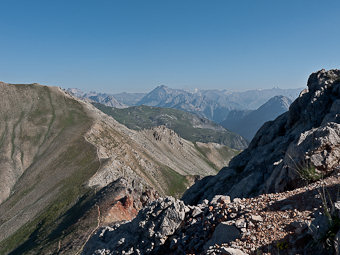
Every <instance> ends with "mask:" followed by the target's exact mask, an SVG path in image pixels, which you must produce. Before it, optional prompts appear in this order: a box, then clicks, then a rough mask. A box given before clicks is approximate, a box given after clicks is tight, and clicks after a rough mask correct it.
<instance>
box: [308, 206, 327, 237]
mask: <svg viewBox="0 0 340 255" xmlns="http://www.w3.org/2000/svg"><path fill="white" fill-rule="evenodd" d="M313 218H314V220H313V221H312V222H311V224H310V225H309V227H308V233H309V234H310V235H311V236H312V237H313V239H314V240H315V241H319V240H320V239H321V238H322V237H323V236H324V235H325V234H326V233H327V231H328V230H329V228H330V222H329V219H328V218H327V216H326V215H325V214H324V213H322V212H321V211H315V212H314V215H313Z"/></svg>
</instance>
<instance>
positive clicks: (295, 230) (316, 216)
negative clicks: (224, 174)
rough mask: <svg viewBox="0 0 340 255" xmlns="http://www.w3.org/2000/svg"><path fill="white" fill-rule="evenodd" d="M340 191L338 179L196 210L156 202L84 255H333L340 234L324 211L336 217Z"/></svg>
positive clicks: (222, 200)
mask: <svg viewBox="0 0 340 255" xmlns="http://www.w3.org/2000/svg"><path fill="white" fill-rule="evenodd" d="M339 187H340V174H339V175H337V176H333V177H329V178H327V179H325V180H322V181H318V182H316V183H313V184H310V185H307V186H305V187H303V188H298V189H295V190H293V191H287V192H282V193H272V194H264V195H261V196H258V197H255V198H243V199H240V198H234V199H233V200H232V201H231V200H230V197H228V196H222V195H217V196H215V197H214V198H213V199H212V200H211V201H208V200H204V201H203V203H201V204H198V205H197V206H190V205H189V206H186V205H185V204H184V203H183V202H182V201H180V200H175V199H174V198H172V197H166V198H160V199H158V200H156V201H154V202H152V203H150V204H149V205H148V206H146V207H145V208H144V209H143V210H141V211H140V212H139V214H138V216H137V217H136V218H135V219H134V220H132V221H130V222H127V223H126V222H125V224H116V225H114V226H111V227H104V228H102V229H100V230H99V231H98V232H97V233H96V234H95V235H94V236H93V237H92V238H91V239H90V241H89V242H88V243H87V246H86V247H85V250H84V252H83V254H232V255H238V254H240V255H241V254H304V253H305V254H332V252H333V251H334V250H335V249H336V250H338V249H339V247H338V245H337V243H336V241H337V240H339V238H340V231H337V232H335V233H332V232H329V231H330V227H331V226H334V224H335V222H332V221H329V219H328V218H327V213H326V212H325V210H328V211H327V212H328V213H330V214H331V215H333V216H338V215H339V213H340V205H338V204H337V203H335V201H336V199H337V198H336V196H334V195H335V194H336V192H335V191H336V190H338V189H339ZM328 194H332V195H331V197H328ZM324 195H326V200H323V196H324ZM323 201H327V205H326V204H323ZM332 206H333V207H334V208H332ZM332 224H333V225H332ZM327 238H328V240H327Z"/></svg>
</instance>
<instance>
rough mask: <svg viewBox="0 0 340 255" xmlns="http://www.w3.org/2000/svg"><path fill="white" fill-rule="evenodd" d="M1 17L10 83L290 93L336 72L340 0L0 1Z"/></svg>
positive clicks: (2, 53) (3, 69) (0, 67)
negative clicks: (313, 77)
mask: <svg viewBox="0 0 340 255" xmlns="http://www.w3.org/2000/svg"><path fill="white" fill-rule="evenodd" d="M0 11H1V13H0V35H1V37H0V80H2V81H6V82H12V83H29V82H38V83H41V84H48V85H58V86H61V87H65V88H67V87H78V88H81V89H85V90H91V89H92V90H98V91H106V92H120V91H130V92H131V91H149V90H151V89H152V88H154V87H155V86H157V85H160V84H165V85H167V86H170V87H173V88H186V89H189V88H217V89H228V88H229V89H238V90H243V89H249V88H270V87H273V86H279V87H282V88H293V87H301V86H305V84H306V80H307V77H308V75H309V74H310V73H311V72H313V71H316V70H318V69H321V68H326V69H331V68H340V1H338V0H334V1H314V0H306V1H303V0H291V1H290V0H282V1H279V0H277V1H276V0H275V1H274V0H268V1H262V0H249V1H238V0H234V1H228V0H206V1H200V0H135V1H132V0H121V1H118V0H117V1H115V0H107V1H105V0H92V1H87V0H79V1H72V0H67V1H62V0H53V1H52V0H51V1H49V0H41V1H35V0H29V1H28V0H23V1H17V0H1V2H0Z"/></svg>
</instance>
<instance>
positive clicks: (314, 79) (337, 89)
mask: <svg viewBox="0 0 340 255" xmlns="http://www.w3.org/2000/svg"><path fill="white" fill-rule="evenodd" d="M307 86H308V88H306V89H305V90H303V91H302V92H301V94H300V96H299V97H298V98H297V99H296V100H295V101H294V102H293V103H292V104H291V106H290V108H289V111H288V112H286V113H284V114H282V115H280V116H279V117H277V118H276V119H275V120H274V121H269V122H266V123H265V124H264V125H263V126H262V127H261V128H260V129H259V131H258V132H257V133H256V135H255V137H254V138H253V140H252V141H251V143H250V145H249V147H248V148H247V149H246V150H244V151H243V152H242V153H240V154H239V155H238V156H236V157H235V158H233V160H232V161H231V162H230V164H229V167H227V168H224V169H222V170H221V171H220V172H219V173H218V174H217V175H216V176H214V177H206V178H204V179H203V180H202V181H200V182H198V183H196V184H195V185H194V186H193V187H192V188H190V189H189V190H188V191H187V192H186V193H185V194H184V196H183V200H184V201H185V202H186V203H189V204H194V203H197V202H199V201H202V200H203V199H211V198H213V197H214V196H215V195H216V194H228V195H230V196H231V197H249V196H255V195H258V194H262V193H269V192H282V191H285V190H289V189H294V188H296V187H300V186H301V185H304V184H305V181H306V180H307V181H308V180H310V179H312V180H313V179H319V178H321V177H325V176H328V175H330V174H332V173H333V172H335V171H338V164H339V160H340V153H339V143H340V117H339V112H340V70H330V71H325V70H321V71H319V72H316V73H313V74H312V75H311V76H310V77H309V79H308V83H307Z"/></svg>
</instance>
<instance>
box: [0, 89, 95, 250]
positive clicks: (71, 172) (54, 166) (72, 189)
mask: <svg viewBox="0 0 340 255" xmlns="http://www.w3.org/2000/svg"><path fill="white" fill-rule="evenodd" d="M10 86H13V85H10ZM13 89H18V90H21V91H20V93H26V94H28V95H29V94H30V93H33V94H38V95H39V98H40V102H39V105H38V106H33V107H32V108H31V109H30V110H27V111H24V112H23V113H22V114H21V115H20V116H18V121H17V123H16V126H18V125H20V122H21V121H23V120H25V121H31V122H32V123H34V124H35V125H37V126H39V125H42V124H47V131H46V132H42V133H40V134H37V136H43V138H42V139H38V138H39V137H38V138H37V137H29V136H25V137H21V139H16V137H15V134H14V132H13V133H12V136H13V137H12V142H13V143H14V141H18V140H19V141H20V140H22V139H26V140H30V139H32V141H31V142H32V143H33V144H34V143H37V146H39V152H38V153H37V154H36V155H35V157H34V160H33V163H32V164H31V165H30V167H29V168H28V169H26V171H25V173H24V174H23V175H22V176H21V178H20V179H19V181H18V183H17V184H16V185H15V187H14V189H13V194H12V195H11V196H10V197H9V198H8V199H7V201H5V202H4V203H3V204H2V205H1V209H2V210H3V211H9V212H11V215H12V216H13V214H15V213H18V214H20V213H22V211H21V210H25V212H27V213H29V214H30V215H29V217H30V218H31V219H32V220H30V221H28V222H26V223H25V224H23V225H22V226H21V227H20V228H19V229H18V230H17V231H16V232H15V233H14V234H12V235H11V236H10V237H8V238H7V239H5V240H3V241H2V242H1V243H0V254H6V253H8V252H10V251H12V252H11V254H26V253H27V254H36V253H38V252H37V250H33V251H31V252H29V250H30V249H31V248H34V247H35V248H36V247H37V246H40V247H43V246H46V244H47V243H48V244H49V245H50V246H51V245H52V244H53V243H55V242H57V240H58V239H59V238H60V237H61V233H62V231H60V228H61V226H60V225H59V224H60V223H61V222H62V221H63V218H64V217H65V216H66V214H65V212H66V211H67V210H69V209H70V208H71V207H72V206H73V205H74V204H75V203H76V202H77V201H78V199H79V198H80V197H83V196H84V195H85V194H89V193H88V192H89V190H88V189H87V188H85V186H83V183H84V182H85V181H86V180H88V178H89V177H90V176H92V175H93V174H94V172H95V171H96V170H97V169H98V167H99V161H98V159H97V155H96V148H95V147H94V146H92V145H90V144H89V143H87V142H86V141H85V139H84V138H83V134H84V132H85V131H86V130H87V129H88V128H89V126H90V124H91V119H90V118H89V117H88V116H87V115H86V114H85V112H84V110H83V107H82V106H81V105H80V104H79V103H78V102H77V101H74V100H71V99H69V98H66V97H64V96H63V95H62V94H61V93H56V92H55V91H52V89H51V88H48V87H43V86H38V85H27V86H24V85H22V86H16V87H15V88H13ZM47 115H50V116H52V117H51V118H49V119H48V120H47V119H46V116H47ZM45 122H46V123H45ZM41 140H42V141H43V142H42V143H41V144H40V143H38V142H37V141H41ZM13 147H16V148H20V144H19V145H16V146H13ZM80 152H81V153H80ZM32 199H33V201H32ZM20 205H23V206H21V207H20ZM32 206H37V207H41V208H39V210H38V212H37V211H36V210H33V209H31V207H32ZM74 213H78V212H74ZM6 217H10V216H9V215H2V218H1V220H2V222H6ZM14 223H15V222H14ZM56 229H59V235H58V234H57V235H54V236H53V237H50V236H49V234H50V233H51V232H53V231H54V230H56Z"/></svg>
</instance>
